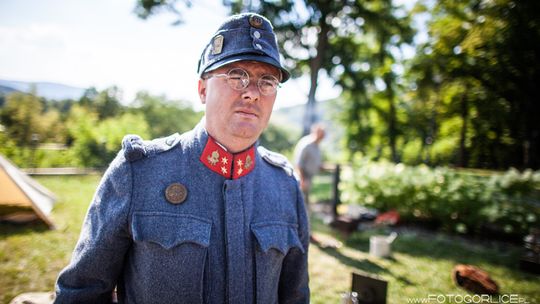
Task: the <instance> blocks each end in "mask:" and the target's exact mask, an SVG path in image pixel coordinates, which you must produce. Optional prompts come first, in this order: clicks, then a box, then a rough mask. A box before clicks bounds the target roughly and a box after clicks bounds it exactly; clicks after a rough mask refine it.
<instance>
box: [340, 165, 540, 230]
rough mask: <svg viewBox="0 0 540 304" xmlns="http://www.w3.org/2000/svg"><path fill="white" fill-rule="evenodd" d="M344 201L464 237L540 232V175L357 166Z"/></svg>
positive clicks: (346, 177)
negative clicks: (536, 229)
mask: <svg viewBox="0 0 540 304" xmlns="http://www.w3.org/2000/svg"><path fill="white" fill-rule="evenodd" d="M342 180H343V182H342V183H341V185H340V186H341V188H342V189H341V191H342V200H343V201H344V202H347V203H356V204H362V205H366V206H369V207H373V208H376V209H379V210H380V211H386V210H390V209H395V210H397V211H398V212H399V213H400V215H401V216H402V218H403V220H404V221H406V222H413V223H423V224H430V225H434V226H436V227H440V228H442V229H444V230H448V231H456V232H460V233H468V234H479V233H485V232H490V233H502V234H506V235H512V236H515V235H520V236H522V235H524V234H526V233H527V232H528V231H529V229H530V228H531V227H535V226H538V225H539V223H540V221H539V216H540V207H539V203H538V202H539V195H538V193H539V191H538V188H539V185H540V171H536V172H533V171H531V170H527V171H524V172H523V173H520V172H519V171H517V170H515V169H511V170H509V171H507V172H505V173H502V174H501V173H490V174H479V173H476V172H472V171H458V170H454V169H450V168H444V167H441V168H434V169H431V168H428V167H427V166H424V165H420V166H416V167H410V166H405V165H403V164H397V165H394V164H390V163H373V162H359V163H356V164H355V165H353V166H352V168H351V169H350V170H344V173H343V176H342Z"/></svg>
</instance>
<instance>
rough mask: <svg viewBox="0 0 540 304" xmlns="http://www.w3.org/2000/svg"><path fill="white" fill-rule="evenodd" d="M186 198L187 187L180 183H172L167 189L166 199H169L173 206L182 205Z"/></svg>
mask: <svg viewBox="0 0 540 304" xmlns="http://www.w3.org/2000/svg"><path fill="white" fill-rule="evenodd" d="M186 197H187V189H186V186H184V185H182V184H180V183H172V184H170V185H169V186H168V187H167V189H165V198H167V201H169V203H171V204H175V205H176V204H180V203H182V202H184V201H185V200H186Z"/></svg>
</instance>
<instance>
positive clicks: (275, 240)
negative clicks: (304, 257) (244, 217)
mask: <svg viewBox="0 0 540 304" xmlns="http://www.w3.org/2000/svg"><path fill="white" fill-rule="evenodd" d="M297 228H298V225H296V224H290V223H282V222H270V223H256V224H252V225H251V231H252V232H253V234H254V235H255V237H256V238H257V241H258V242H259V245H260V246H261V249H262V250H263V252H265V253H266V252H268V250H269V249H270V248H274V249H276V250H279V251H280V252H281V253H283V254H284V255H285V254H287V252H288V251H289V249H291V248H293V247H297V248H298V249H300V250H301V251H302V253H304V252H305V251H304V247H303V246H302V243H301V242H300V238H299V237H298V232H297Z"/></svg>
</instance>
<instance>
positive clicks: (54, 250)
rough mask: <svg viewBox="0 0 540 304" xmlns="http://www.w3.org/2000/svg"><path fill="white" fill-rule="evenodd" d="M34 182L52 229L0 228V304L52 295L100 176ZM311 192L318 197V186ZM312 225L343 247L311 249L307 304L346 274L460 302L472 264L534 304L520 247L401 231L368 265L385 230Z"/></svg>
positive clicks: (342, 287) (404, 295) (537, 289)
mask: <svg viewBox="0 0 540 304" xmlns="http://www.w3.org/2000/svg"><path fill="white" fill-rule="evenodd" d="M38 180H39V182H41V183H42V184H43V185H45V186H46V187H48V188H49V189H50V190H52V191H53V192H55V193H56V194H57V195H58V197H59V202H58V203H57V205H56V206H55V209H54V211H53V216H52V217H53V220H54V221H55V223H56V224H57V230H55V231H49V230H47V229H45V227H43V226H41V225H32V226H13V225H6V224H1V225H0V262H1V263H0V302H1V303H8V302H9V301H10V300H11V299H12V298H13V297H14V296H15V295H17V294H19V293H21V292H28V291H50V290H52V289H53V288H54V281H55V279H56V276H57V274H58V272H59V271H60V269H61V268H62V267H63V266H65V265H66V264H67V263H68V261H69V258H70V255H71V251H72V249H73V246H74V244H75V242H76V241H77V238H78V234H79V231H80V226H81V222H82V220H83V218H84V215H85V212H86V208H87V206H88V203H89V201H90V199H91V197H92V195H93V192H94V190H95V187H96V185H97V183H98V180H99V177H98V176H84V177H40V178H38ZM319 181H320V182H322V183H325V182H327V181H328V180H327V179H320V180H319ZM318 191H319V193H321V194H320V195H321V196H324V191H323V187H320V188H319V190H318ZM312 226H313V230H314V231H315V232H316V233H318V234H319V235H320V236H323V237H324V236H333V237H337V238H340V239H341V241H343V243H344V246H343V247H341V248H339V249H323V248H319V247H317V246H311V247H310V252H309V263H310V265H309V271H310V286H311V291H312V303H340V293H342V292H344V291H347V290H348V289H350V285H351V272H353V271H357V272H364V273H369V274H371V275H376V276H379V277H380V278H383V279H384V280H387V281H388V282H389V287H388V303H398V304H401V303H408V302H409V301H410V299H413V298H420V299H421V298H427V296H428V295H429V294H437V295H439V294H441V295H447V294H459V295H466V294H467V292H466V291H464V290H462V289H459V288H457V287H456V286H455V285H454V284H453V282H452V281H451V278H450V273H451V269H452V268H453V266H454V265H455V264H458V263H468V264H474V265H477V266H479V267H481V268H483V269H485V270H487V271H488V272H489V273H490V275H491V276H492V277H493V278H494V279H495V280H496V281H497V283H498V284H499V286H500V290H501V294H517V295H519V297H520V298H521V299H524V300H526V301H528V303H540V280H539V277H538V276H535V275H530V274H527V273H523V272H521V271H519V270H518V268H517V264H518V260H519V256H520V254H521V251H520V250H521V248H520V247H516V246H514V245H510V244H503V243H493V242H478V241H470V240H464V239H461V238H458V237H456V236H449V235H444V234H436V233H431V232H421V231H417V230H405V229H400V231H399V233H400V234H399V237H398V238H397V240H396V241H395V242H394V244H393V252H394V254H393V256H392V258H389V259H384V258H374V257H371V256H369V254H368V244H369V237H370V235H373V234H375V233H380V232H386V233H387V231H362V232H356V233H354V234H353V235H352V236H350V237H349V238H348V239H346V240H345V239H343V238H341V237H340V236H339V235H336V234H335V233H334V232H333V231H332V230H330V229H329V228H328V227H327V226H326V225H324V224H323V223H322V222H321V221H320V220H318V219H316V218H315V219H313V220H312ZM432 303H437V302H432ZM446 303H451V302H446ZM493 303H495V302H493ZM507 303H509V302H507ZM516 303H517V302H516Z"/></svg>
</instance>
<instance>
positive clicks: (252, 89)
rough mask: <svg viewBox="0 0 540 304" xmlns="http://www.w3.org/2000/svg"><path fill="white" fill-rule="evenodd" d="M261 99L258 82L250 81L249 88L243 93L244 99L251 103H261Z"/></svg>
mask: <svg viewBox="0 0 540 304" xmlns="http://www.w3.org/2000/svg"><path fill="white" fill-rule="evenodd" d="M260 97H261V92H260V91H259V87H258V86H257V82H256V81H250V82H249V84H248V86H247V87H246V88H245V89H244V92H242V98H243V99H244V100H247V101H250V102H256V101H259V99H260Z"/></svg>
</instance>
